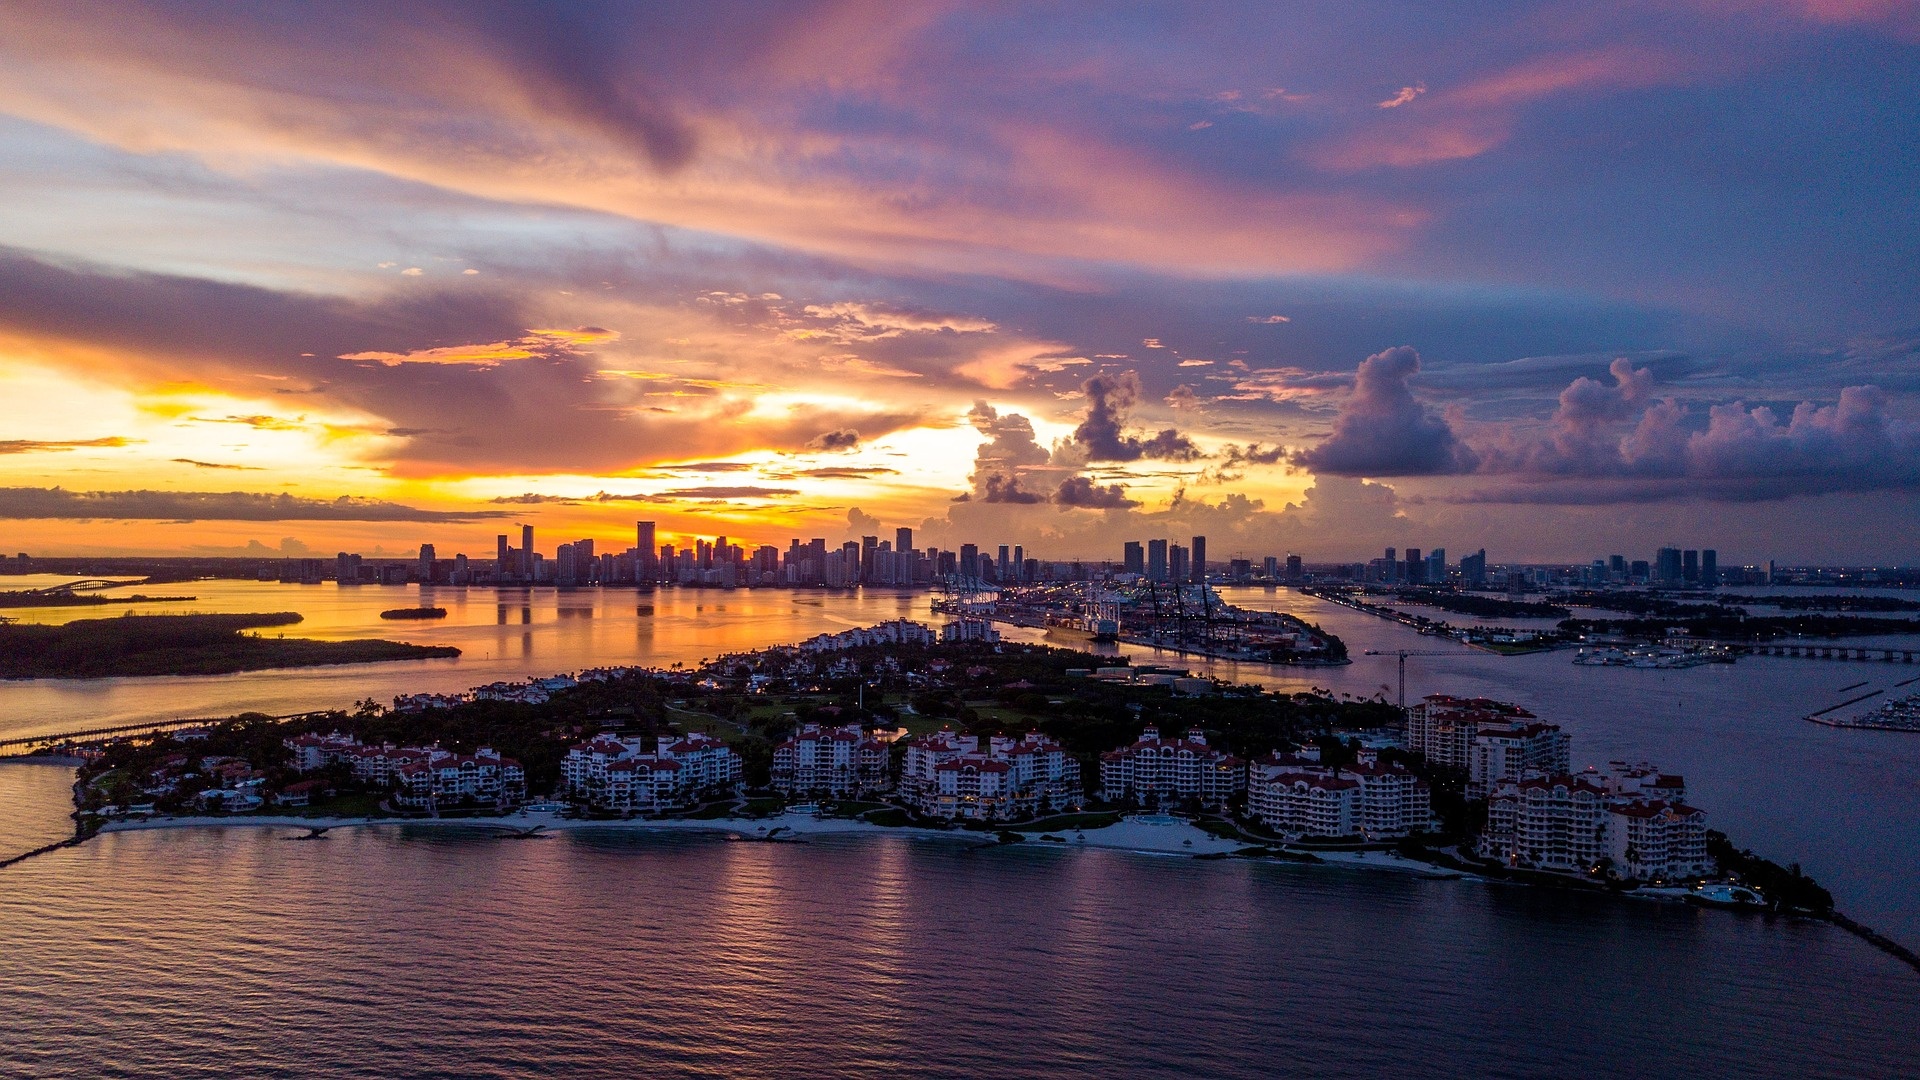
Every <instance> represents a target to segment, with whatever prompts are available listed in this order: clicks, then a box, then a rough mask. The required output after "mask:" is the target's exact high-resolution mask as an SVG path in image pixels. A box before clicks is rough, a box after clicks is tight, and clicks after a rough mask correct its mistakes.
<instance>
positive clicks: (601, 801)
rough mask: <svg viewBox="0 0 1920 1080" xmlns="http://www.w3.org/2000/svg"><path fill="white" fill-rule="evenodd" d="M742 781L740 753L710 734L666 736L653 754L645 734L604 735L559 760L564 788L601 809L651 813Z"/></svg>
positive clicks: (569, 794) (562, 790)
mask: <svg viewBox="0 0 1920 1080" xmlns="http://www.w3.org/2000/svg"><path fill="white" fill-rule="evenodd" d="M739 782H740V756H739V755H738V754H736V753H734V751H733V748H732V747H730V746H728V745H727V744H726V743H724V742H722V741H720V740H719V739H716V738H714V737H712V736H710V735H703V734H698V733H695V734H691V735H681V736H667V737H665V738H662V739H660V740H659V742H658V745H657V747H656V749H655V750H654V751H653V752H652V753H648V752H647V750H646V740H645V739H644V738H639V737H633V738H616V737H614V736H609V735H603V736H600V737H599V738H595V739H590V740H588V741H587V742H583V743H576V744H575V745H573V746H572V747H569V748H568V750H567V755H566V757H564V758H562V759H561V761H560V793H561V794H562V795H563V796H565V797H566V798H569V799H573V800H574V801H576V802H580V803H583V804H585V805H587V806H590V807H593V808H595V809H599V810H617V811H621V812H627V811H632V812H637V813H652V812H657V811H660V810H666V809H669V808H672V807H675V806H681V805H684V804H686V803H687V802H689V801H690V800H691V799H692V798H693V797H694V796H695V795H697V794H699V793H700V792H702V791H708V790H728V789H731V788H733V787H734V786H736V785H738V784H739Z"/></svg>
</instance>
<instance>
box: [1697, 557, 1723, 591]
mask: <svg viewBox="0 0 1920 1080" xmlns="http://www.w3.org/2000/svg"><path fill="white" fill-rule="evenodd" d="M1700 584H1702V585H1705V586H1706V587H1707V588H1709V589H1711V588H1713V587H1714V586H1716V585H1718V584H1720V553H1719V552H1718V551H1716V550H1714V549H1713V548H1707V549H1706V550H1704V551H1702V552H1701V553H1700Z"/></svg>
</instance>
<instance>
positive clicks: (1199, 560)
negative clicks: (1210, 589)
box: [1193, 536, 1207, 583]
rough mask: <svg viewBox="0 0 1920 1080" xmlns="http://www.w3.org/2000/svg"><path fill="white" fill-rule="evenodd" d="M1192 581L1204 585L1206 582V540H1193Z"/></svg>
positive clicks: (1200, 538)
mask: <svg viewBox="0 0 1920 1080" xmlns="http://www.w3.org/2000/svg"><path fill="white" fill-rule="evenodd" d="M1193 580H1194V581H1195V582H1196V583H1204V582H1205V581H1206V580H1207V538H1206V537H1204V536H1196V537H1194V538H1193Z"/></svg>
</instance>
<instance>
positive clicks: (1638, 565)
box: [1627, 559, 1653, 581]
mask: <svg viewBox="0 0 1920 1080" xmlns="http://www.w3.org/2000/svg"><path fill="white" fill-rule="evenodd" d="M1652 575H1653V569H1652V568H1651V567H1649V566H1648V565H1647V560H1645V559H1635V560H1633V562H1631V563H1628V564H1627V580H1628V581H1647V580H1649V579H1650V578H1651V577H1652Z"/></svg>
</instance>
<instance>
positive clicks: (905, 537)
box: [893, 529, 913, 555]
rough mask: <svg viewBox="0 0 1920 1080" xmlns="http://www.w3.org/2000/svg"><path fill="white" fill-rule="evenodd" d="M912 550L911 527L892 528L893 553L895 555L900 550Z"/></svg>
mask: <svg viewBox="0 0 1920 1080" xmlns="http://www.w3.org/2000/svg"><path fill="white" fill-rule="evenodd" d="M912 550H913V530H912V529H895V530H893V551H894V554H896V555H897V554H900V553H902V552H911V551H912Z"/></svg>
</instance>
